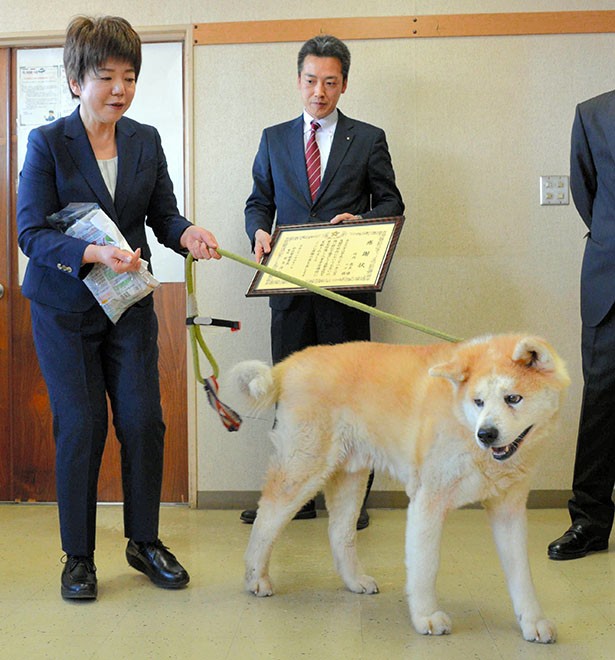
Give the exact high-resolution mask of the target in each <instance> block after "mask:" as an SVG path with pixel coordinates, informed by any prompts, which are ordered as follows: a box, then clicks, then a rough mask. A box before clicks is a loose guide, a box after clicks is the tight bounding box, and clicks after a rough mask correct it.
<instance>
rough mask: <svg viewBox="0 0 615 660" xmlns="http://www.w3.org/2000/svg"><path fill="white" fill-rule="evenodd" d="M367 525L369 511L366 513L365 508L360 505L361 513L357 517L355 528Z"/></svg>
mask: <svg viewBox="0 0 615 660" xmlns="http://www.w3.org/2000/svg"><path fill="white" fill-rule="evenodd" d="M368 526H369V513H367V509H366V508H365V507H364V506H362V507H361V513H360V514H359V517H358V518H357V529H365V528H366V527H368Z"/></svg>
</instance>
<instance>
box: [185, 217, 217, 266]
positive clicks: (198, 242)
mask: <svg viewBox="0 0 615 660" xmlns="http://www.w3.org/2000/svg"><path fill="white" fill-rule="evenodd" d="M179 244H180V245H181V246H182V247H184V248H186V249H187V250H188V252H190V254H191V255H192V256H193V257H194V258H195V259H212V258H213V259H220V255H219V254H218V252H216V249H217V248H218V241H217V240H216V237H215V236H214V235H213V234H212V233H211V232H210V231H207V229H203V227H197V226H196V225H192V226H191V227H188V229H186V231H185V232H184V233H183V234H182V235H181V238H180V239H179Z"/></svg>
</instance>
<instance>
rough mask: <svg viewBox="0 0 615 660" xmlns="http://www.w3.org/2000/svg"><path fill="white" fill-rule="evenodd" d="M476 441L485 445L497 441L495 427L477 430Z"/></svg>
mask: <svg viewBox="0 0 615 660" xmlns="http://www.w3.org/2000/svg"><path fill="white" fill-rule="evenodd" d="M476 435H477V436H478V439H479V440H480V441H481V442H482V443H483V444H485V445H491V444H493V443H494V442H495V441H496V440H497V439H498V435H499V433H498V430H497V429H496V428H495V426H485V427H482V428H480V429H478V432H477V434H476Z"/></svg>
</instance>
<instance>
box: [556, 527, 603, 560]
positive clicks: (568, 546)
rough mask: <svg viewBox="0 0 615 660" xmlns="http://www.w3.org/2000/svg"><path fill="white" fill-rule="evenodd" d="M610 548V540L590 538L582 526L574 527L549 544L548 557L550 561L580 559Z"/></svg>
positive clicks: (596, 537)
mask: <svg viewBox="0 0 615 660" xmlns="http://www.w3.org/2000/svg"><path fill="white" fill-rule="evenodd" d="M608 547H609V541H608V539H603V538H600V537H598V536H588V535H587V534H586V533H585V532H584V531H583V527H582V526H581V525H572V527H571V528H570V529H569V530H568V531H567V532H566V533H565V534H564V535H563V536H560V538H558V539H556V540H555V541H553V543H550V544H549V549H548V555H549V559H580V558H581V557H585V555H587V554H589V553H590V552H599V551H600V550H606V549H607V548H608Z"/></svg>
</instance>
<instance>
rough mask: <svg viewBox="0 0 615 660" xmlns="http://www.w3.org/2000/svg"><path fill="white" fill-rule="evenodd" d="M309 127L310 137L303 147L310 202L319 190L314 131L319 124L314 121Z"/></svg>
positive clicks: (318, 169) (317, 157)
mask: <svg viewBox="0 0 615 660" xmlns="http://www.w3.org/2000/svg"><path fill="white" fill-rule="evenodd" d="M311 126H312V130H311V131H310V137H309V138H308V141H307V145H306V147H305V164H306V167H307V175H308V183H309V186H310V194H311V195H312V201H314V198H315V197H316V194H317V193H318V189H319V188H320V149H319V148H318V143H317V142H316V131H317V130H318V129H319V128H320V124H319V123H318V122H317V121H316V120H314V121H312V123H311Z"/></svg>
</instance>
